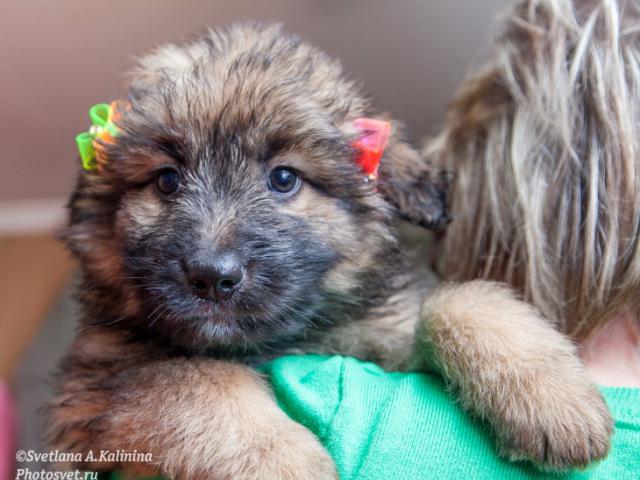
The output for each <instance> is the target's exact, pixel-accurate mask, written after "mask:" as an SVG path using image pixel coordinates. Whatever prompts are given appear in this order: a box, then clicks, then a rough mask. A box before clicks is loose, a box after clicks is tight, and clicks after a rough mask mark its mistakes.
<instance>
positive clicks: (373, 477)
mask: <svg viewBox="0 0 640 480" xmlns="http://www.w3.org/2000/svg"><path fill="white" fill-rule="evenodd" d="M262 371H263V372H264V373H265V374H267V375H268V376H269V378H270V380H271V383H272V385H273V388H274V391H275V394H276V396H277V398H278V401H279V403H280V406H281V407H282V408H283V409H284V411H285V412H287V414H288V415H289V416H290V417H291V418H292V419H294V420H296V421H298V422H300V423H302V424H303V425H305V426H306V427H307V428H309V429H310V430H311V431H313V432H314V433H315V434H316V435H317V436H318V437H319V438H320V440H321V441H322V443H323V444H324V445H325V446H326V447H327V449H328V451H329V453H331V455H332V456H333V458H334V460H335V462H336V465H337V467H338V471H339V473H340V479H341V480H388V479H392V480H415V479H425V478H426V479H437V480H484V479H487V480H488V479H491V480H496V479H499V480H524V479H534V480H560V479H569V480H587V479H588V480H604V479H607V480H640V389H632V388H602V389H601V390H602V393H603V394H604V397H605V399H606V401H607V404H608V405H609V408H610V409H611V411H612V413H613V416H614V418H615V434H614V437H613V448H612V450H611V453H610V454H609V456H608V457H607V458H606V459H605V460H604V461H602V462H600V463H599V464H596V465H592V466H591V467H590V468H588V469H587V470H584V471H573V472H568V473H565V474H550V473H541V472H539V471H537V470H535V469H534V468H533V467H532V466H531V465H529V464H528V463H526V462H509V461H507V460H504V459H502V458H500V457H498V455H497V452H496V450H495V444H494V441H493V439H492V438H491V436H490V435H489V433H488V432H487V428H486V425H483V424H482V423H479V422H476V421H474V420H473V419H472V418H471V417H470V416H469V415H468V414H467V413H465V412H463V411H462V409H461V408H460V407H459V406H458V405H457V404H456V403H454V402H453V401H452V400H451V398H450V397H449V395H448V394H447V392H446V389H445V386H444V384H443V383H442V380H441V379H440V378H439V377H437V376H433V375H425V374H419V373H387V372H384V371H383V370H382V369H381V368H380V367H378V366H376V365H374V364H371V363H364V362H360V361H358V360H356V359H354V358H350V357H341V356H333V357H323V356H318V355H304V356H289V357H282V358H279V359H276V360H274V361H272V362H270V363H268V364H266V365H264V366H263V367H262ZM110 478H111V480H118V479H119V478H120V477H119V476H118V475H115V474H112V475H111V477H110ZM264 480H272V479H264Z"/></svg>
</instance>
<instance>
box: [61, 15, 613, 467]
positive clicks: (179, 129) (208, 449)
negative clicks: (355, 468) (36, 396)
mask: <svg viewBox="0 0 640 480" xmlns="http://www.w3.org/2000/svg"><path fill="white" fill-rule="evenodd" d="M128 102H129V103H130V105H131V109H130V110H129V111H127V112H125V113H124V114H123V115H122V117H121V119H120V120H119V121H118V126H119V128H120V130H121V132H120V135H119V136H118V137H117V141H116V142H115V143H113V144H106V145H104V162H102V164H101V167H100V168H99V169H97V170H95V171H90V172H82V173H81V175H80V178H79V182H78V186H77V188H76V190H75V192H74V194H73V197H72V199H71V217H70V224H69V228H68V230H67V234H66V240H67V243H68V245H69V248H70V249H71V251H72V252H73V254H74V255H75V256H76V257H77V258H78V259H79V261H80V264H81V266H82V272H83V280H82V284H81V288H80V292H79V293H80V295H79V298H80V303H81V305H82V309H83V316H82V320H81V326H80V329H79V330H78V337H77V340H76V341H75V343H74V344H73V346H72V348H71V351H70V352H69V354H68V356H67V357H66V359H65V360H64V362H63V364H62V373H61V377H60V380H59V392H58V395H57V397H56V398H55V400H54V402H53V404H52V405H51V431H50V438H51V441H52V442H53V444H54V445H55V446H56V447H57V448H60V449H63V450H71V451H82V452H86V451H88V450H90V449H94V450H97V449H111V450H115V449H125V450H134V449H135V450H138V451H144V452H151V453H152V454H153V462H150V463H149V464H148V465H146V466H142V465H136V468H138V469H139V471H143V470H144V471H145V472H146V473H160V474H163V475H166V476H169V477H171V478H182V479H205V478H206V479H211V478H215V479H237V478H243V479H292V480H293V479H296V480H300V479H312V478H316V479H323V478H334V477H335V475H336V474H335V470H334V467H333V464H332V461H331V459H330V458H329V457H328V456H327V454H326V453H325V451H324V450H323V448H322V447H321V445H320V444H319V443H318V441H317V439H316V438H315V437H314V436H313V435H312V434H311V433H309V432H308V431H307V430H306V429H304V428H303V427H301V426H300V425H298V424H296V423H294V422H292V421H291V420H289V419H288V418H287V417H286V416H285V415H284V414H283V413H282V412H281V411H280V410H279V408H278V407H277V405H276V403H275V402H274V400H273V399H272V397H271V396H270V393H269V389H268V387H267V386H266V384H265V383H264V382H263V381H262V380H261V379H260V377H259V376H258V375H257V374H256V373H255V372H254V371H253V370H252V368H251V367H250V365H251V364H252V363H255V362H259V361H262V360H264V359H267V358H270V357H272V356H274V355H279V354H283V353H287V352H300V351H312V352H323V353H341V354H347V355H355V356H358V357H360V358H363V359H368V360H373V361H376V362H379V363H381V364H383V365H384V366H386V367H388V368H418V369H425V368H427V366H428V365H429V364H431V365H433V366H437V367H439V369H440V370H441V371H442V372H443V373H444V375H445V377H446V378H447V379H449V380H450V381H451V382H452V383H453V384H454V385H455V386H456V387H457V389H458V391H459V395H460V398H461V399H462V401H463V404H464V406H465V407H466V408H468V409H469V410H470V411H471V412H472V413H473V414H475V415H478V416H480V417H482V418H484V419H486V420H487V421H488V422H489V423H490V425H491V426H492V427H493V429H494V431H495V433H496V435H497V437H498V440H499V444H500V447H501V448H502V451H503V452H504V453H506V454H509V455H511V456H512V457H514V458H527V459H531V460H533V461H535V462H537V463H539V464H542V465H545V466H550V467H566V466H575V465H585V464H586V463H588V462H589V461H591V460H594V459H597V458H601V457H602V456H603V455H605V453H606V452H607V449H608V444H609V435H610V431H611V430H610V429H611V420H610V418H609V414H608V412H607V409H606V407H605V405H604V403H603V401H602V399H601V397H600V395H599V393H598V392H597V390H596V389H595V388H593V387H592V386H591V385H590V383H589V381H588V380H587V378H586V376H585V373H584V371H583V369H582V367H581V365H580V363H579V361H578V360H577V358H576V356H575V352H574V350H573V347H572V345H571V344H570V343H569V342H568V341H567V340H566V339H565V338H563V337H562V336H561V335H560V334H559V333H558V332H556V331H555V330H554V329H553V328H552V327H551V326H548V325H547V324H546V322H545V321H544V319H542V318H541V317H540V315H538V313H537V312H536V311H535V310H534V309H533V308H532V307H530V306H528V305H527V304H525V303H523V302H520V301H519V300H517V299H516V298H514V296H513V295H512V294H511V292H510V291H509V290H507V289H506V288H504V287H501V286H500V285H498V284H493V283H488V282H472V283H469V284H465V285H461V286H455V285H445V286H442V287H439V288H437V289H436V290H435V291H434V292H433V293H432V294H431V295H430V296H429V297H427V300H426V301H425V302H424V304H422V300H423V298H424V297H425V293H426V291H427V283H428V282H427V281H426V279H424V278H419V277H418V276H416V275H415V273H414V271H413V269H412V268H411V267H410V265H409V262H408V261H407V258H406V256H405V254H404V253H403V251H402V250H401V249H400V248H399V246H398V240H397V235H396V231H395V228H394V220H395V219H396V218H398V217H400V218H404V219H409V220H410V221H412V222H414V223H416V224H419V225H423V226H428V227H437V226H440V225H442V224H444V223H445V222H446V211H445V206H446V205H445V204H446V194H445V193H446V186H447V185H446V175H439V174H436V173H435V172H434V171H433V169H432V168H431V166H430V165H428V164H426V163H424V162H423V161H422V160H421V159H420V156H419V155H418V154H417V152H416V151H415V150H414V149H413V148H412V147H411V146H410V145H409V144H408V143H407V142H406V141H405V140H404V138H403V135H402V132H401V129H400V127H399V125H398V124H397V123H394V128H393V131H392V133H391V137H390V140H389V144H388V146H387V148H386V150H385V154H384V156H383V158H382V163H381V166H380V175H379V179H378V180H377V181H366V175H364V174H363V172H362V170H361V169H360V167H359V166H358V165H357V163H356V161H355V157H356V155H357V154H358V153H357V151H356V149H354V148H353V147H352V142H353V140H354V136H356V135H357V134H356V133H355V132H354V128H353V122H354V120H355V119H357V118H360V117H380V114H379V112H377V111H376V110H375V109H374V108H373V107H372V106H371V105H370V103H369V100H368V99H367V98H366V97H365V96H363V95H362V94H361V92H360V91H359V89H358V87H357V86H356V84H355V83H354V82H352V81H351V80H349V79H348V78H347V77H346V76H345V75H344V73H343V72H342V70H341V67H340V65H339V64H338V63H337V62H335V61H333V60H331V59H330V58H328V57H327V56H325V55H324V54H323V53H321V52H319V51H317V50H316V49H314V48H312V47H309V46H308V45H305V44H304V43H301V42H300V41H299V40H298V39H297V38H296V37H292V36H288V35H285V34H283V33H282V32H281V30H280V29H279V28H278V27H276V26H267V27H262V26H256V25H243V26H235V27H231V28H229V29H226V30H217V31H209V32H207V33H206V34H204V35H202V36H200V37H198V38H197V39H195V40H194V41H193V42H191V43H188V44H186V45H182V46H175V45H169V46H165V47H162V48H160V49H158V50H156V51H155V52H154V53H152V54H150V55H148V56H146V57H143V58H142V59H141V60H140V62H139V64H138V67H137V68H136V70H135V71H134V72H133V80H132V83H131V88H130V91H129V96H128ZM421 304H422V311H421ZM416 328H417V332H418V336H415V332H416ZM414 338H415V339H416V340H415V341H414ZM87 466H89V467H91V468H102V469H103V468H109V467H118V468H124V469H126V470H127V469H128V470H131V468H132V464H122V465H118V464H114V465H109V464H104V463H99V464H96V465H87Z"/></svg>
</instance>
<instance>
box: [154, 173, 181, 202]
mask: <svg viewBox="0 0 640 480" xmlns="http://www.w3.org/2000/svg"><path fill="white" fill-rule="evenodd" d="M156 187H157V188H158V191H159V192H160V193H162V194H163V195H171V194H172V193H175V192H176V191H178V188H179V187H180V174H178V172H177V171H176V170H174V169H173V168H165V169H164V170H160V171H159V172H158V176H157V177H156Z"/></svg>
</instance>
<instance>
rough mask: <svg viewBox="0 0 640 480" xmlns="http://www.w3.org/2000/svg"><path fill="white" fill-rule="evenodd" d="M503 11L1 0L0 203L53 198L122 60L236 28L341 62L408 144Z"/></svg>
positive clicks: (482, 0) (401, 0)
mask: <svg viewBox="0 0 640 480" xmlns="http://www.w3.org/2000/svg"><path fill="white" fill-rule="evenodd" d="M506 3H508V2H507V0H453V1H452V0H394V1H391V0H209V1H202V0H182V1H166V0H164V1H158V0H108V1H78V0H56V1H51V0H2V2H0V166H2V174H0V202H3V201H8V200H20V199H43V198H59V197H63V196H64V195H66V194H67V192H68V191H69V188H70V185H71V184H72V180H73V177H74V173H75V170H76V168H77V162H76V157H75V149H74V143H73V139H74V136H75V134H76V133H78V132H79V131H82V130H83V129H85V128H86V127H87V123H88V119H87V109H88V108H89V107H90V106H91V105H92V104H94V103H98V102H101V101H107V100H109V99H113V98H117V97H118V96H121V95H122V94H123V92H124V82H123V72H124V71H125V70H126V69H127V68H128V67H129V66H130V65H131V59H132V58H133V56H135V55H139V54H141V53H143V52H145V51H147V50H148V49H149V48H151V47H153V46H154V45H156V44H158V43H161V42H168V41H177V40H180V39H183V38H185V37H188V36H189V34H191V33H193V32H197V31H199V30H201V29H202V28H203V27H205V26H219V25H225V24H228V23H230V22H236V21H242V20H247V19H258V20H265V21H274V20H275V21H279V22H283V23H284V24H285V26H286V28H287V29H288V30H289V31H292V32H296V33H299V34H301V35H302V36H303V37H304V38H306V39H307V40H309V41H310V42H312V43H314V44H316V45H318V46H319V47H321V48H323V49H325V50H326V51H328V52H329V53H331V54H332V55H334V56H337V57H339V58H341V59H342V61H343V62H344V64H345V66H346V68H347V70H348V71H350V72H352V73H353V74H354V75H355V76H357V77H360V78H361V79H363V80H364V84H365V88H366V89H367V90H368V91H369V92H371V93H372V94H373V95H374V96H375V97H376V98H377V99H378V104H379V105H380V106H381V107H382V108H384V109H387V110H389V111H391V112H393V113H395V114H396V115H397V116H398V117H399V118H401V119H403V120H404V121H406V122H407V123H408V125H409V127H410V130H411V133H412V135H413V136H414V137H419V136H421V135H423V134H425V133H429V132H431V131H433V129H434V128H435V126H437V124H438V123H439V122H440V121H441V119H442V114H443V112H444V109H445V105H446V103H447V101H448V100H449V99H450V97H451V94H452V92H453V90H454V89H455V87H456V85H458V84H459V82H460V80H461V78H462V76H463V74H464V72H465V70H466V69H467V67H468V65H469V64H470V63H472V62H474V61H475V60H476V59H478V58H481V56H482V53H483V52H484V51H485V50H486V45H487V44H488V42H487V40H488V38H489V32H490V31H491V28H492V25H493V23H494V22H493V20H494V17H495V13H496V11H497V10H498V9H499V7H501V6H503V5H505V4H506Z"/></svg>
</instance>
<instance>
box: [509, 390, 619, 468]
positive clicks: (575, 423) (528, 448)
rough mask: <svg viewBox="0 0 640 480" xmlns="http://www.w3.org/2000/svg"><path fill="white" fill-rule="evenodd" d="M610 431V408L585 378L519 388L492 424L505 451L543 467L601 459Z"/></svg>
mask: <svg viewBox="0 0 640 480" xmlns="http://www.w3.org/2000/svg"><path fill="white" fill-rule="evenodd" d="M558 387H559V388H558ZM612 431H613V422H612V419H611V415H610V414H609V410H608V409H607V406H606V404H605V403H604V400H603V399H602V396H601V395H600V393H599V392H598V391H597V389H596V388H595V387H594V386H593V385H591V384H590V383H588V381H586V379H585V380H583V381H574V382H573V383H572V384H570V385H564V386H563V385H558V386H557V387H556V388H554V389H549V390H547V391H542V390H538V392H536V393H534V394H533V395H531V392H528V391H527V389H526V388H523V390H522V391H521V393H519V394H516V395H515V396H514V399H513V402H512V403H511V405H510V409H509V411H508V412H505V423H504V424H503V425H502V426H500V427H497V433H498V437H499V440H500V446H501V449H502V453H503V454H504V455H505V456H507V457H509V458H511V459H512V460H530V461H532V462H534V463H535V464H536V465H537V466H539V467H540V468H542V469H545V470H562V469H566V468H571V467H579V468H581V467H585V466H586V465H588V464H589V463H590V462H592V461H595V460H600V459H602V458H604V457H605V456H606V455H607V453H608V451H609V444H610V437H611V433H612Z"/></svg>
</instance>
